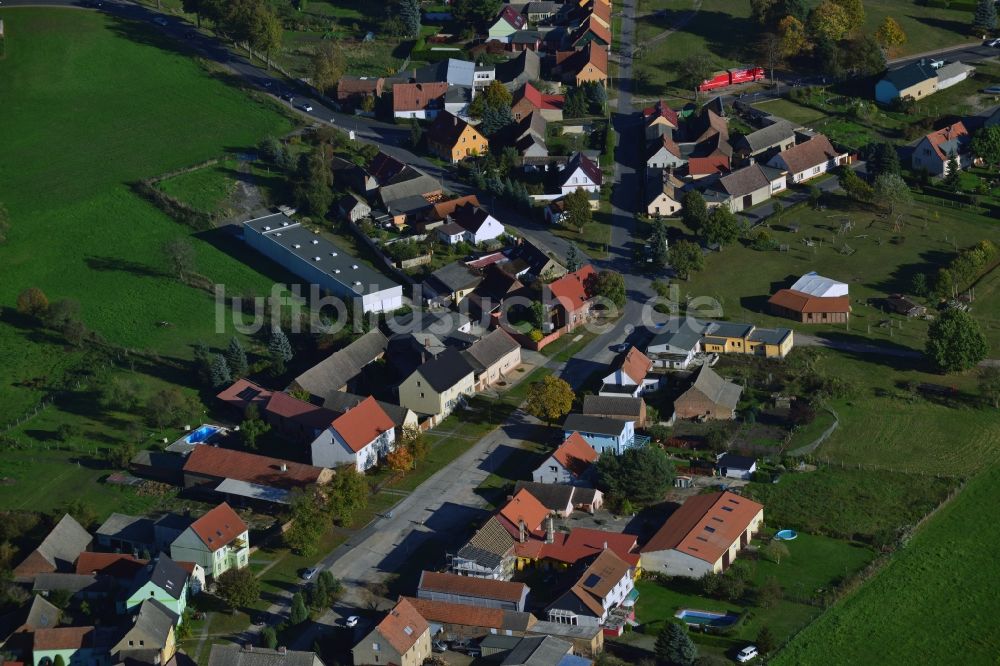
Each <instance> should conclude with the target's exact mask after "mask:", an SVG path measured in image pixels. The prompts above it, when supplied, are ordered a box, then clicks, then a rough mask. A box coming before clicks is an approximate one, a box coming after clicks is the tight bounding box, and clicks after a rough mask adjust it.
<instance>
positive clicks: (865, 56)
mask: <svg viewBox="0 0 1000 666" xmlns="http://www.w3.org/2000/svg"><path fill="white" fill-rule="evenodd" d="M844 52H845V53H847V55H848V57H847V62H848V65H849V67H851V68H853V69H854V72H855V74H857V75H858V76H874V75H875V74H878V73H880V72H882V71H884V70H885V66H886V62H885V51H884V50H883V49H882V47H881V46H879V43H878V42H877V41H875V38H874V37H872V36H871V35H865V36H864V37H859V38H857V39H852V40H850V41H849V42H847V44H846V45H845V46H844Z"/></svg>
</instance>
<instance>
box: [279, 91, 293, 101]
mask: <svg viewBox="0 0 1000 666" xmlns="http://www.w3.org/2000/svg"><path fill="white" fill-rule="evenodd" d="M281 99H283V100H285V101H286V102H291V101H292V100H293V99H295V95H293V94H292V93H289V92H286V93H281Z"/></svg>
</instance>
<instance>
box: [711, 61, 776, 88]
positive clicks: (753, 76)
mask: <svg viewBox="0 0 1000 666" xmlns="http://www.w3.org/2000/svg"><path fill="white" fill-rule="evenodd" d="M764 78H765V75H764V68H763V67H755V66H747V67H734V68H732V69H728V70H726V71H725V72H719V73H718V74H716V75H715V76H713V77H712V78H710V79H705V80H704V81H702V82H701V85H700V86H698V92H705V91H706V90H714V89H716V88H724V87H726V86H731V85H734V84H736V83H750V82H751V81H761V80H763V79H764Z"/></svg>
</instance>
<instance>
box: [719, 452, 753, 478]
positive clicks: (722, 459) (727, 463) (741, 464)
mask: <svg viewBox="0 0 1000 666" xmlns="http://www.w3.org/2000/svg"><path fill="white" fill-rule="evenodd" d="M715 469H717V470H718V472H719V475H720V476H724V477H726V478H728V479H743V480H744V481H749V480H750V479H751V478H752V477H753V473H754V472H756V471H757V460H756V458H752V457H750V456H738V455H736V454H735V453H723V454H722V455H720V456H719V459H718V460H717V461H716V463H715Z"/></svg>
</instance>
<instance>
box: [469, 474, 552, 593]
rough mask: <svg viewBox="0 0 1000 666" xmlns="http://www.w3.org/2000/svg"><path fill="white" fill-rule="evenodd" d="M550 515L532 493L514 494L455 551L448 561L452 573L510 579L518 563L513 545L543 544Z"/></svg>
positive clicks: (520, 492) (521, 491)
mask: <svg viewBox="0 0 1000 666" xmlns="http://www.w3.org/2000/svg"><path fill="white" fill-rule="evenodd" d="M549 513H550V511H549V510H548V509H547V508H546V507H545V506H544V505H543V504H542V503H541V502H539V501H538V500H537V499H536V498H535V497H534V496H533V495H532V494H531V493H529V492H527V491H525V490H519V491H517V492H516V493H515V494H514V496H513V497H511V499H510V500H508V501H507V503H506V504H504V505H503V506H502V507H501V508H500V510H499V511H498V512H497V513H496V514H495V515H494V516H493V517H492V518H490V519H489V520H487V521H486V523H485V524H484V525H483V526H482V527H480V528H479V529H478V530H476V533H475V534H473V535H472V538H471V539H469V541H468V542H467V543H466V544H465V545H464V546H462V547H461V548H460V549H459V550H458V553H456V555H455V556H454V557H453V558H452V560H451V568H452V570H453V571H454V572H455V573H457V574H460V575H463V576H474V577H477V578H490V579H494V580H510V577H511V576H512V575H513V572H514V567H515V562H516V561H517V557H515V552H514V548H515V546H516V545H523V544H526V543H529V542H531V543H536V544H537V543H542V542H543V540H544V539H545V538H546V530H545V529H544V528H543V527H544V526H543V523H544V522H545V519H546V518H547V517H548V515H549Z"/></svg>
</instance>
